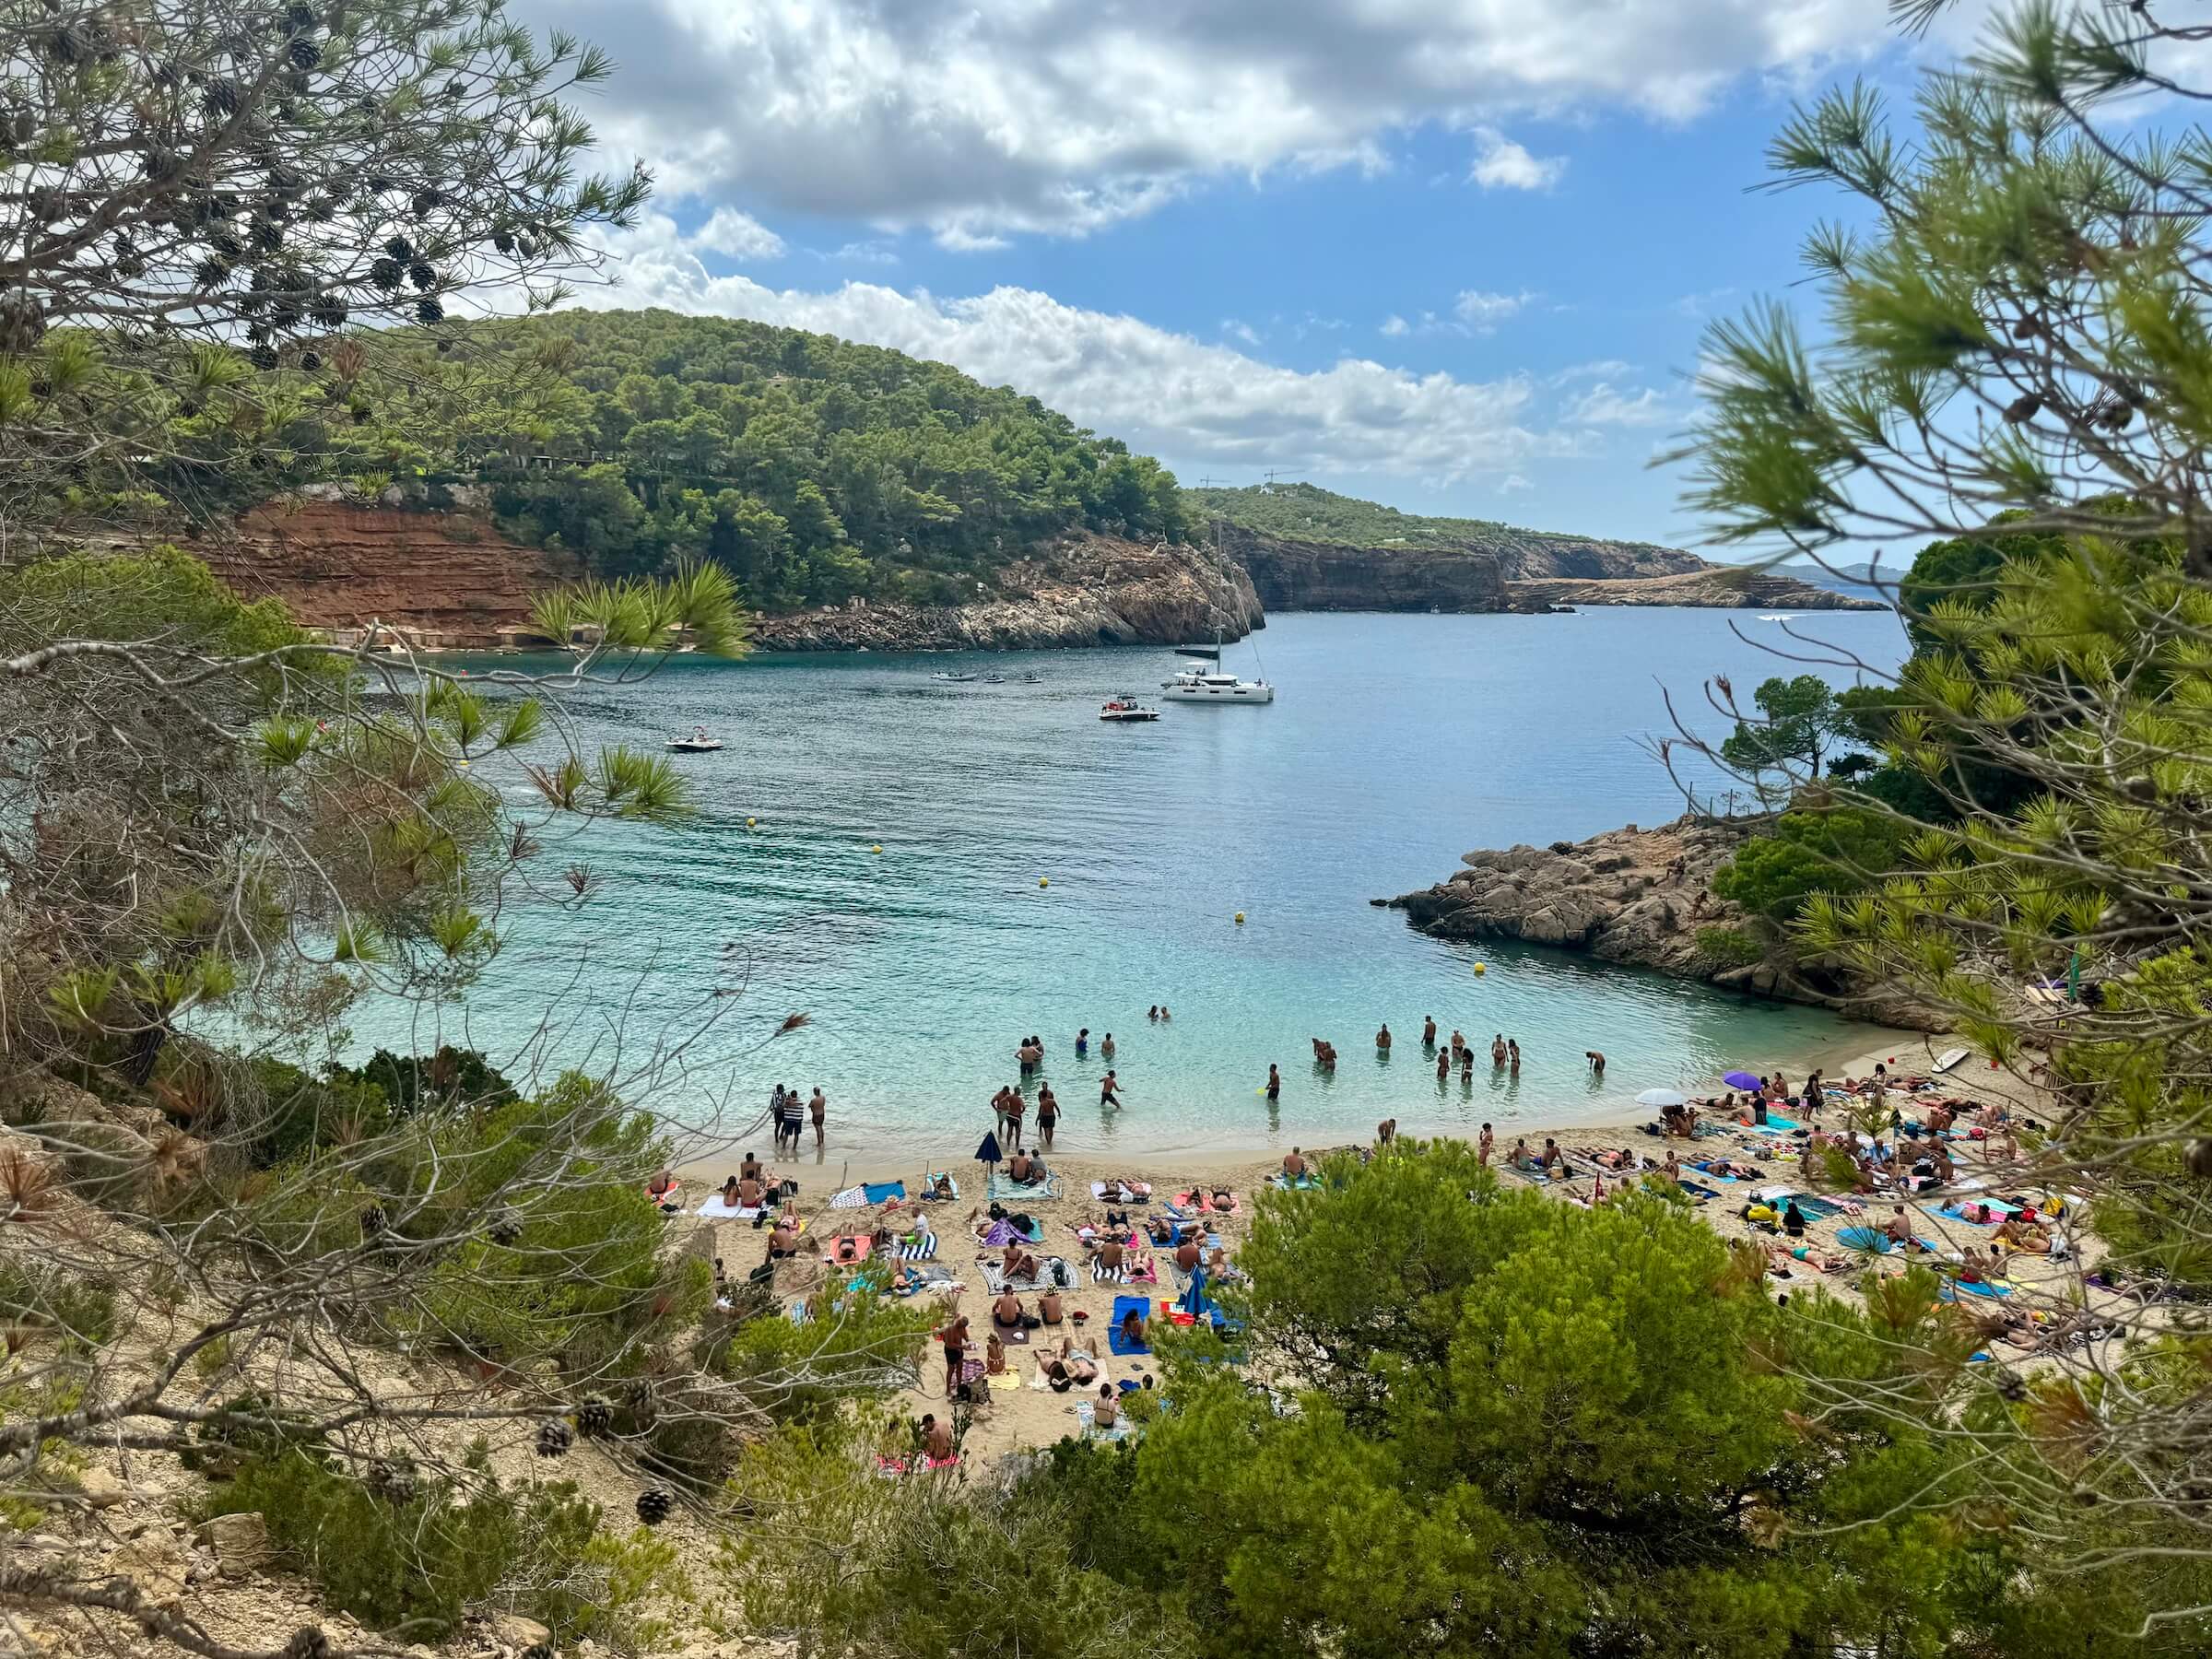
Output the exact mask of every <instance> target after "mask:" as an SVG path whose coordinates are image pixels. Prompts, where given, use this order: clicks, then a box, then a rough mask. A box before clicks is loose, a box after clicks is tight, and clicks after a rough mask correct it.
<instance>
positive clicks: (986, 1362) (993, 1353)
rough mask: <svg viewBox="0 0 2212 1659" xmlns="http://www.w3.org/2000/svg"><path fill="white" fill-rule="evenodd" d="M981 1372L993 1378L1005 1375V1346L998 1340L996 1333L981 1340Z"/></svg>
mask: <svg viewBox="0 0 2212 1659" xmlns="http://www.w3.org/2000/svg"><path fill="white" fill-rule="evenodd" d="M983 1371H984V1372H985V1373H986V1374H987V1375H989V1376H994V1377H1003V1376H1005V1375H1006V1344H1005V1343H1003V1342H1001V1341H1000V1340H999V1339H998V1333H997V1332H996V1331H993V1332H992V1333H991V1334H990V1335H988V1336H986V1337H984V1338H983Z"/></svg>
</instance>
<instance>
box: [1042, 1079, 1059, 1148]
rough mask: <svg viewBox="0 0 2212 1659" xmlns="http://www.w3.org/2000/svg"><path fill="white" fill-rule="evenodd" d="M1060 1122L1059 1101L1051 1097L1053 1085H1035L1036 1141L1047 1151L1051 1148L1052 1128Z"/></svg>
mask: <svg viewBox="0 0 2212 1659" xmlns="http://www.w3.org/2000/svg"><path fill="white" fill-rule="evenodd" d="M1059 1122H1060V1102H1059V1101H1058V1100H1055V1099H1053V1086H1052V1085H1051V1084H1050V1083H1040V1084H1039V1085H1038V1086H1037V1141H1038V1144H1039V1145H1040V1146H1041V1147H1043V1148H1044V1149H1045V1150H1046V1151H1047V1152H1050V1151H1051V1150H1052V1149H1053V1128H1054V1127H1055V1126H1057V1124H1059Z"/></svg>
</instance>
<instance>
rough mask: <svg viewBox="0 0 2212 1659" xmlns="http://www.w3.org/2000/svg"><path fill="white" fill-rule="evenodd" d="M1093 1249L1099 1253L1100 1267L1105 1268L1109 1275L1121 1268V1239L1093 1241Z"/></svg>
mask: <svg viewBox="0 0 2212 1659" xmlns="http://www.w3.org/2000/svg"><path fill="white" fill-rule="evenodd" d="M1092 1248H1093V1249H1095V1250H1096V1251H1097V1252H1098V1257H1097V1260H1098V1264H1099V1265H1100V1267H1103V1268H1105V1269H1106V1270H1107V1271H1108V1272H1109V1273H1112V1272H1113V1271H1115V1270H1116V1269H1118V1268H1119V1267H1120V1266H1121V1265H1122V1241H1120V1240H1119V1239H1112V1238H1109V1239H1098V1240H1094V1241H1092Z"/></svg>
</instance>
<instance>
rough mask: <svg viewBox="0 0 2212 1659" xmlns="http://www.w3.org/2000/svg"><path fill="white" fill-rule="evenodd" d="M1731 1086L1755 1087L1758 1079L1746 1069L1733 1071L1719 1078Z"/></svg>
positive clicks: (1757, 1084) (1757, 1085)
mask: <svg viewBox="0 0 2212 1659" xmlns="http://www.w3.org/2000/svg"><path fill="white" fill-rule="evenodd" d="M1721 1081H1722V1082H1724V1083H1725V1084H1727V1085H1728V1087H1729V1088H1758V1087H1759V1079H1758V1078H1757V1077H1753V1076H1752V1075H1751V1074H1750V1073H1749V1072H1747V1071H1733V1072H1730V1073H1729V1074H1728V1075H1727V1076H1726V1077H1723V1078H1722V1079H1721Z"/></svg>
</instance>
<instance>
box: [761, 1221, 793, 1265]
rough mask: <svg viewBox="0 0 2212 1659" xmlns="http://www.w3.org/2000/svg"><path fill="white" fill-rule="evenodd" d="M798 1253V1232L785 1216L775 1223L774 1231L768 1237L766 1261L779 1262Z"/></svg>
mask: <svg viewBox="0 0 2212 1659" xmlns="http://www.w3.org/2000/svg"><path fill="white" fill-rule="evenodd" d="M798 1253H799V1230H798V1229H797V1228H795V1227H794V1226H793V1225H792V1224H791V1218H789V1217H788V1216H786V1217H783V1218H780V1219H779V1220H778V1221H777V1222H776V1230H775V1231H774V1232H772V1233H770V1234H769V1235H768V1259H769V1260H770V1261H771V1262H781V1261H784V1260H786V1259H788V1258H789V1257H792V1256H795V1255H797V1254H798Z"/></svg>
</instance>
